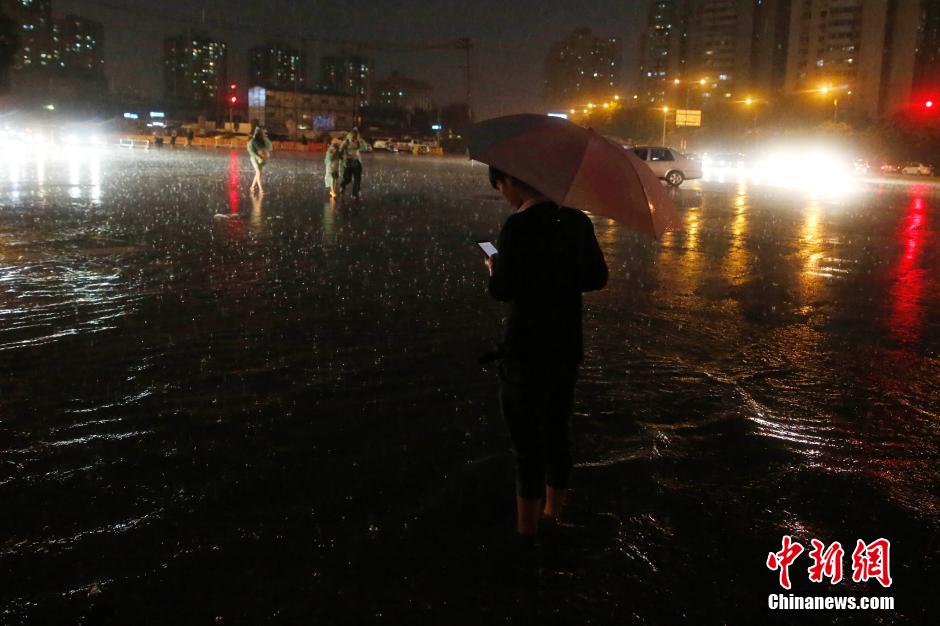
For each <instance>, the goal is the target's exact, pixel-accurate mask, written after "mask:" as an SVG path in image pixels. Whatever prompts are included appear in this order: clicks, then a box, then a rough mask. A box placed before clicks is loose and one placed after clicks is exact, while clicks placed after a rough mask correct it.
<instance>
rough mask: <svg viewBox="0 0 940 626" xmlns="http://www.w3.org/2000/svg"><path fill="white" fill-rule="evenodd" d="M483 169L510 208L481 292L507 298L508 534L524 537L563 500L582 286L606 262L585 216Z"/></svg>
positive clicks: (602, 275)
mask: <svg viewBox="0 0 940 626" xmlns="http://www.w3.org/2000/svg"><path fill="white" fill-rule="evenodd" d="M489 175H490V184H491V185H492V186H493V188H494V189H496V190H497V191H499V192H500V193H501V194H502V195H503V197H504V198H505V199H506V201H507V202H508V203H509V204H510V206H512V207H513V208H514V209H515V213H513V214H512V215H510V216H509V218H508V219H507V220H506V222H505V224H503V228H502V230H501V231H500V233H499V239H498V243H497V250H498V253H497V254H495V255H493V256H491V257H488V258H487V259H486V265H487V267H488V268H489V271H490V279H489V292H490V294H491V295H492V296H493V297H494V298H496V299H497V300H501V301H503V302H508V303H509V317H508V321H507V325H506V334H505V338H504V341H503V343H502V345H501V346H500V355H501V356H502V362H501V364H500V379H501V386H500V406H501V409H502V413H503V418H504V419H505V421H506V424H507V426H508V427H509V434H510V437H511V439H512V443H513V448H514V450H515V456H516V532H517V533H519V534H520V535H522V536H525V537H531V536H533V535H535V533H536V531H537V530H538V523H539V518H540V516H544V517H546V518H549V519H552V520H555V521H558V520H559V518H560V517H561V513H562V510H563V508H564V505H565V500H566V496H567V488H568V478H569V475H570V473H571V465H572V462H571V451H570V447H571V446H570V441H569V437H568V422H569V420H570V418H571V413H572V409H573V400H574V395H573V394H574V385H575V379H576V377H577V372H578V365H579V363H580V362H581V360H582V359H583V356H584V354H583V348H582V337H581V293H582V292H584V291H594V290H597V289H602V288H603V287H604V286H605V285H606V284H607V265H606V263H605V262H604V255H603V253H602V252H601V249H600V246H599V245H598V243H597V238H596V237H595V235H594V225H593V224H592V223H591V220H590V219H588V217H587V216H586V215H585V214H584V213H582V212H581V211H577V210H575V209H569V208H564V207H559V206H558V205H557V204H555V203H554V202H552V201H551V200H549V199H548V198H546V197H545V196H544V195H543V194H542V193H541V192H539V191H538V190H536V189H535V188H533V187H532V186H530V185H528V184H526V183H524V182H523V181H521V180H519V179H517V178H514V177H512V176H509V175H508V174H506V173H504V172H502V171H500V170H498V169H496V168H493V167H490V170H489Z"/></svg>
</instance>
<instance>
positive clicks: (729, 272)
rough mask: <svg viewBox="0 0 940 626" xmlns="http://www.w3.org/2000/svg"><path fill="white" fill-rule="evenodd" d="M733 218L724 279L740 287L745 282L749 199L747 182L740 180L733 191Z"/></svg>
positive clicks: (747, 255)
mask: <svg viewBox="0 0 940 626" xmlns="http://www.w3.org/2000/svg"><path fill="white" fill-rule="evenodd" d="M733 205H734V217H733V218H732V221H731V247H730V248H729V250H728V254H727V256H726V257H725V260H724V264H723V267H724V272H723V273H724V277H725V279H726V280H727V281H728V282H729V283H731V284H732V285H740V284H741V283H743V282H744V281H745V278H746V276H745V274H746V272H747V264H748V257H749V253H748V251H747V246H746V239H747V214H748V211H750V209H751V207H750V198H749V196H748V188H747V182H746V181H745V180H744V179H743V178H742V179H740V180H738V186H737V189H736V190H735V195H734V200H733Z"/></svg>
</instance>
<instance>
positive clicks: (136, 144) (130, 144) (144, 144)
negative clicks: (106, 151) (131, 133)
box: [118, 137, 150, 150]
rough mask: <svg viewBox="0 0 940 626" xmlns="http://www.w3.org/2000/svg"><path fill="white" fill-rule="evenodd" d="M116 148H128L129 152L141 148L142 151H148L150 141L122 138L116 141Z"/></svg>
mask: <svg viewBox="0 0 940 626" xmlns="http://www.w3.org/2000/svg"><path fill="white" fill-rule="evenodd" d="M118 146H120V147H121V148H130V149H131V150H133V149H134V148H143V149H144V150H148V149H150V140H149V139H129V138H126V137H122V138H121V139H120V140H119V141H118Z"/></svg>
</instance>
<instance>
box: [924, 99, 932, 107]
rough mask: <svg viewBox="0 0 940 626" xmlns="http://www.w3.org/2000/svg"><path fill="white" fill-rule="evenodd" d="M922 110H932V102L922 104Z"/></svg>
mask: <svg viewBox="0 0 940 626" xmlns="http://www.w3.org/2000/svg"><path fill="white" fill-rule="evenodd" d="M924 108H925V109H932V108H933V100H927V101H926V102H924Z"/></svg>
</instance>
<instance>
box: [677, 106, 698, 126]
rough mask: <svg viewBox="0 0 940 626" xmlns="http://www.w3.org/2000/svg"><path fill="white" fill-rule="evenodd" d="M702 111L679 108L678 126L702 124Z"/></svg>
mask: <svg viewBox="0 0 940 626" xmlns="http://www.w3.org/2000/svg"><path fill="white" fill-rule="evenodd" d="M701 125H702V112H701V111H700V110H698V109H678V110H677V111H676V126H701Z"/></svg>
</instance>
